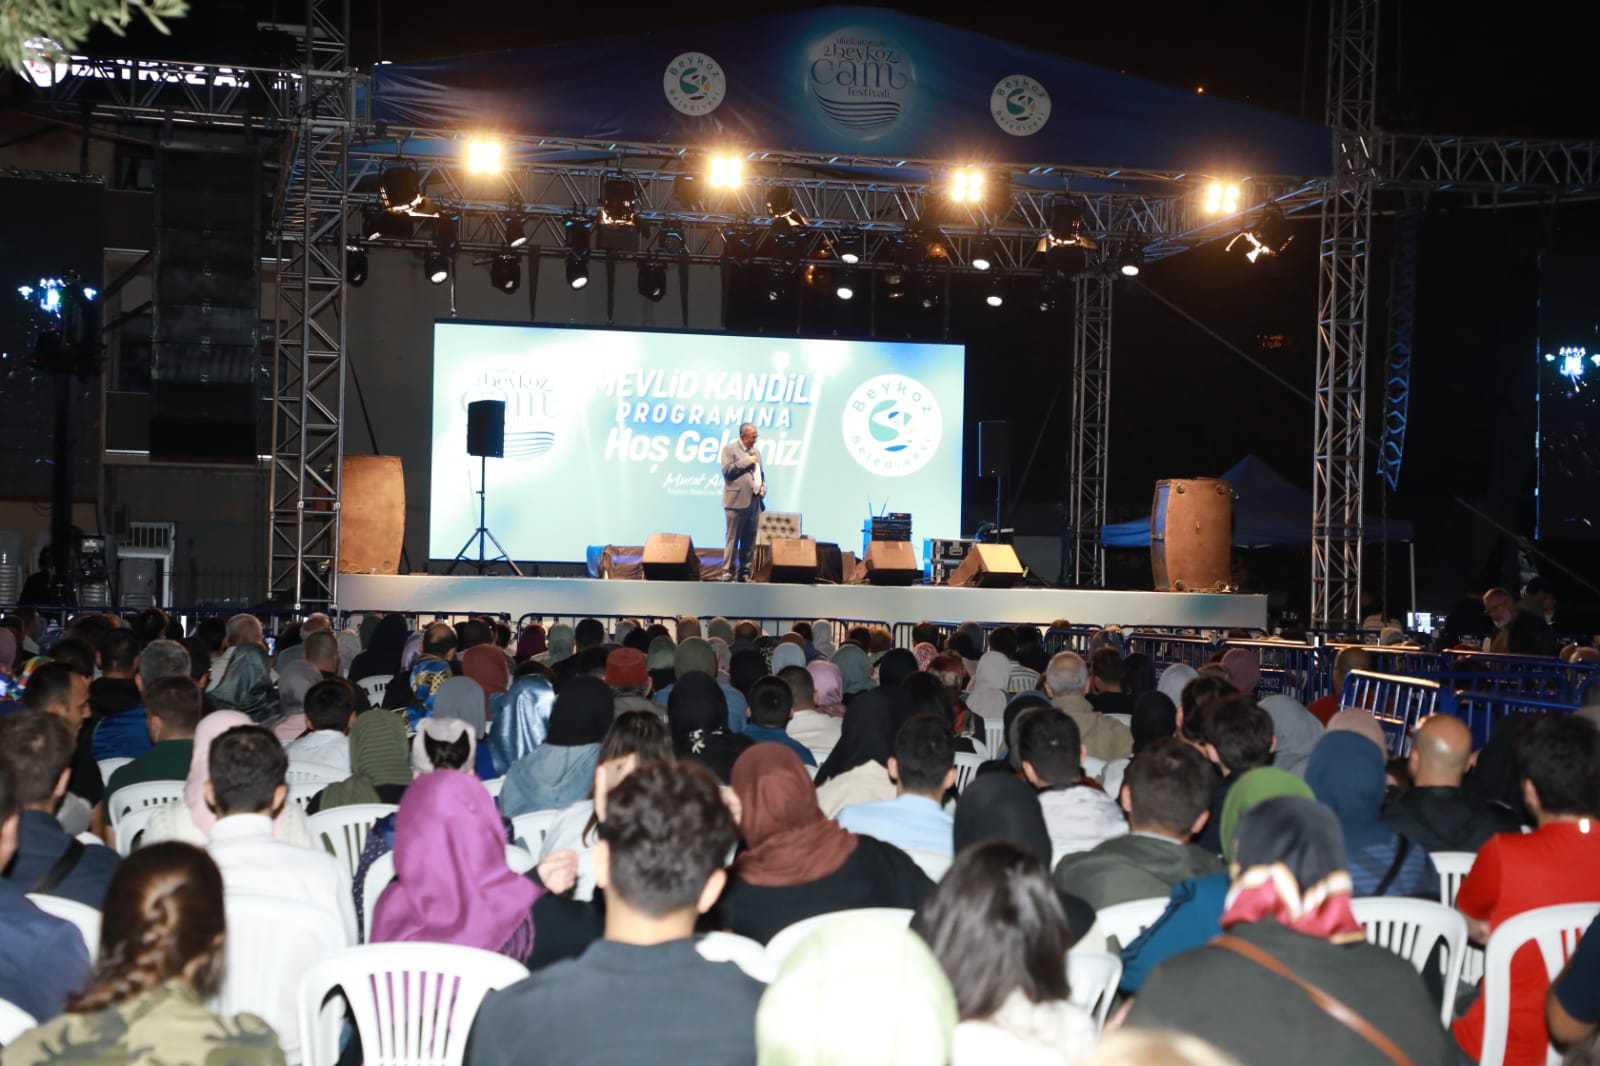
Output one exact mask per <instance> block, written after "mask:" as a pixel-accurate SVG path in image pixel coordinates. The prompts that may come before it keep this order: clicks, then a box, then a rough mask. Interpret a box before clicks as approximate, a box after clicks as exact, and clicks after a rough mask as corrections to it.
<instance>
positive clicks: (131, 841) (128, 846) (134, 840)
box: [115, 792, 166, 858]
mask: <svg viewBox="0 0 1600 1066" xmlns="http://www.w3.org/2000/svg"><path fill="white" fill-rule="evenodd" d="M118 795H119V796H120V795H121V793H120V792H119V793H118ZM164 806H166V804H159V805H157V806H154V807H137V808H129V809H128V810H125V811H123V812H122V815H121V817H119V818H118V819H117V824H116V826H115V834H116V842H117V854H118V855H121V856H123V857H124V858H126V857H127V856H129V855H131V854H133V849H134V848H136V847H138V846H139V836H140V834H142V833H143V832H144V830H145V826H147V825H149V824H150V819H152V818H154V817H155V816H156V812H157V811H159V810H161V808H162V807H164Z"/></svg>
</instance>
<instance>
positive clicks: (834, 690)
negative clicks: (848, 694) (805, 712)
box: [806, 659, 844, 718]
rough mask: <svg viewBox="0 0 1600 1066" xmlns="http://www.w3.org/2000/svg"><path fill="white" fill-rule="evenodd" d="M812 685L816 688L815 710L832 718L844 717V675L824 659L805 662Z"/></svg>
mask: <svg viewBox="0 0 1600 1066" xmlns="http://www.w3.org/2000/svg"><path fill="white" fill-rule="evenodd" d="M806 673H808V674H810V675H811V684H812V687H813V688H815V689H816V690H817V710H819V711H821V712H822V713H823V714H826V715H828V716H830V717H833V718H843V717H844V675H843V674H842V673H840V672H839V668H838V667H837V666H835V665H833V664H832V663H830V662H828V660H826V659H813V660H812V661H811V662H809V663H807V664H806Z"/></svg>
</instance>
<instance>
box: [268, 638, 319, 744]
mask: <svg viewBox="0 0 1600 1066" xmlns="http://www.w3.org/2000/svg"><path fill="white" fill-rule="evenodd" d="M313 635H316V634H313ZM321 635H322V636H329V634H326V633H323V634H321ZM330 639H331V638H330ZM322 679H323V678H322V671H320V670H318V669H317V668H316V666H315V665H314V664H313V663H311V662H310V661H309V660H307V659H304V658H300V659H295V660H294V661H293V662H290V663H287V664H285V665H284V666H283V667H282V668H281V669H279V670H278V711H279V712H280V713H281V714H282V717H281V718H280V719H278V721H277V722H275V723H274V724H273V726H272V731H273V732H274V733H275V734H277V736H278V739H279V740H282V741H284V742H285V743H287V742H288V741H291V740H293V739H294V738H295V737H298V736H299V735H300V734H302V733H304V732H305V731H306V728H307V727H306V693H307V692H310V691H311V686H312V685H315V684H317V683H318V682H320V681H321V680H322Z"/></svg>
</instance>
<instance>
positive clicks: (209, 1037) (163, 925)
mask: <svg viewBox="0 0 1600 1066" xmlns="http://www.w3.org/2000/svg"><path fill="white" fill-rule="evenodd" d="M106 904H107V906H106V913H105V919H104V921H103V923H102V925H101V929H100V958H99V963H98V965H97V967H96V969H95V972H94V976H93V977H92V978H91V979H90V981H89V984H88V986H87V987H86V988H85V989H84V990H83V992H82V993H81V994H79V995H78V996H76V997H75V998H74V999H73V1000H72V1001H71V1002H69V1003H68V1004H67V1013H65V1014H62V1015H61V1016H59V1017H57V1018H55V1019H53V1020H51V1021H48V1022H45V1023H44V1024H43V1025H41V1026H39V1027H38V1028H36V1029H32V1030H30V1031H28V1032H26V1033H23V1034H22V1035H21V1036H19V1037H17V1039H16V1040H14V1041H12V1042H11V1043H10V1044H8V1045H6V1049H5V1061H6V1063H7V1066H13V1064H15V1066H46V1064H54V1063H59V1062H61V1061H62V1056H63V1054H64V1049H70V1056H71V1057H72V1058H73V1059H76V1060H79V1061H89V1062H117V1063H125V1064H128V1066H165V1064H171V1063H191V1062H193V1063H198V1062H227V1063H229V1064H230V1066H281V1064H282V1063H283V1061H284V1056H283V1051H282V1049H281V1048H280V1047H279V1046H278V1041H277V1038H276V1037H275V1036H274V1034H273V1032H272V1029H271V1028H270V1027H268V1025H267V1023H266V1022H264V1021H263V1020H261V1019H260V1018H258V1017H256V1016H254V1015H251V1014H239V1015H235V1016H233V1017H231V1018H224V1017H220V1016H218V1015H216V1014H213V1013H212V1012H211V1011H209V1010H208V1009H207V1008H206V1007H205V1002H206V1000H208V999H210V998H211V997H212V996H214V995H215V994H216V993H217V992H218V991H219V989H220V987H221V981H222V963H223V957H224V945H223V933H224V919H223V895H222V877H221V876H220V875H219V874H218V872H217V867H216V865H215V864H214V863H213V862H212V861H211V859H210V858H209V857H208V856H207V855H206V853H205V852H204V851H201V850H200V849H198V848H193V847H190V846H188V845H186V844H158V845H155V846H152V847H147V848H142V849H140V850H139V851H138V852H136V853H134V854H133V855H132V856H131V857H130V858H129V859H128V861H127V862H125V863H124V864H123V865H122V867H121V868H120V869H119V870H118V871H117V875H116V876H115V877H114V878H113V879H112V881H111V887H110V891H109V892H108V893H107V895H106Z"/></svg>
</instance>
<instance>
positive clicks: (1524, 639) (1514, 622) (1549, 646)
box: [1483, 588, 1556, 658]
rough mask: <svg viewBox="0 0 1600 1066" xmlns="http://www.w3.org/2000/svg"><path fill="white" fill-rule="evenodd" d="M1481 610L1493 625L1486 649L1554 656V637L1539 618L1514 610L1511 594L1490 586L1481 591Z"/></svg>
mask: <svg viewBox="0 0 1600 1066" xmlns="http://www.w3.org/2000/svg"><path fill="white" fill-rule="evenodd" d="M1483 613H1484V614H1486V615H1488V616H1489V621H1490V622H1492V623H1493V624H1494V635H1493V636H1492V637H1490V638H1489V643H1488V646H1487V648H1485V649H1484V650H1486V651H1492V652H1494V653H1495V654H1497V655H1541V656H1546V657H1549V658H1554V657H1555V654H1556V638H1555V634H1554V633H1553V632H1552V630H1551V629H1550V626H1549V625H1548V624H1547V623H1546V622H1545V620H1544V619H1543V618H1542V617H1539V618H1536V617H1534V616H1533V615H1531V614H1529V613H1528V612H1526V611H1519V610H1517V604H1516V601H1515V600H1513V599H1512V598H1511V593H1509V592H1507V591H1506V590H1505V589H1503V588H1492V589H1490V590H1489V591H1488V592H1485V593H1484V594H1483Z"/></svg>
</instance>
